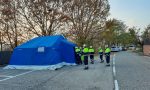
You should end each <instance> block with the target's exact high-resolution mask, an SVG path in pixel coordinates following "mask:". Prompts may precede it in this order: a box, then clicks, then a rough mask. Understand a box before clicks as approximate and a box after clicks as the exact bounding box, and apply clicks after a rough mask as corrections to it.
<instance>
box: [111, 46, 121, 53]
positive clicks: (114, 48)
mask: <svg viewBox="0 0 150 90" xmlns="http://www.w3.org/2000/svg"><path fill="white" fill-rule="evenodd" d="M111 51H112V52H119V51H120V49H119V47H117V46H112V47H111Z"/></svg>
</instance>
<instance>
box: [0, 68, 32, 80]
mask: <svg viewBox="0 0 150 90" xmlns="http://www.w3.org/2000/svg"><path fill="white" fill-rule="evenodd" d="M33 71H35V70H32V71H28V72H24V73H21V74H18V75H15V76H11V77H8V78H5V79H2V80H0V82H2V81H6V80H8V79H12V78H15V77H18V76H22V75H25V74H28V73H31V72H33Z"/></svg>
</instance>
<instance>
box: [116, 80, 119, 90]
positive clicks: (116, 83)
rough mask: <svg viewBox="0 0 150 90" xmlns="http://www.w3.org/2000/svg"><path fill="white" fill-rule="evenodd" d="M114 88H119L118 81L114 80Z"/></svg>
mask: <svg viewBox="0 0 150 90" xmlns="http://www.w3.org/2000/svg"><path fill="white" fill-rule="evenodd" d="M115 90H119V86H118V81H117V80H115Z"/></svg>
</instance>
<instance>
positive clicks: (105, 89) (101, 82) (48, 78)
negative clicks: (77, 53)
mask: <svg viewBox="0 0 150 90" xmlns="http://www.w3.org/2000/svg"><path fill="white" fill-rule="evenodd" d="M89 67H90V68H89V70H83V68H84V66H83V65H79V66H65V67H63V68H61V69H58V70H56V71H50V70H38V71H32V72H30V73H27V74H25V75H21V76H16V77H14V78H11V79H8V80H5V81H0V90H113V87H114V86H113V76H112V66H111V67H106V66H105V63H103V64H101V63H99V61H98V60H96V61H95V64H93V65H92V64H90V65H89ZM24 72H29V70H3V69H2V67H0V80H2V79H4V78H7V77H5V76H4V75H6V76H15V75H18V74H21V73H24Z"/></svg>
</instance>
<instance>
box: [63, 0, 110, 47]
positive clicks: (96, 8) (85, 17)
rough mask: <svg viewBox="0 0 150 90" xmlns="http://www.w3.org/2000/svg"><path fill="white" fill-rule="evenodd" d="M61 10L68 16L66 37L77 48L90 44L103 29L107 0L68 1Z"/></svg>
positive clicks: (107, 7)
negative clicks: (68, 37)
mask: <svg viewBox="0 0 150 90" xmlns="http://www.w3.org/2000/svg"><path fill="white" fill-rule="evenodd" d="M66 2H68V3H66V4H67V5H65V6H66V7H63V8H62V9H63V10H64V11H65V12H66V13H67V16H70V22H69V23H68V27H69V30H68V31H69V32H67V34H68V36H70V38H72V39H73V41H75V42H76V43H77V44H78V45H79V46H82V45H83V44H92V42H94V40H95V39H97V37H98V36H99V33H100V32H101V31H102V30H103V29H104V26H105V20H106V17H107V16H108V11H109V4H108V1H107V0H70V1H69V0H68V1H66Z"/></svg>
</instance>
